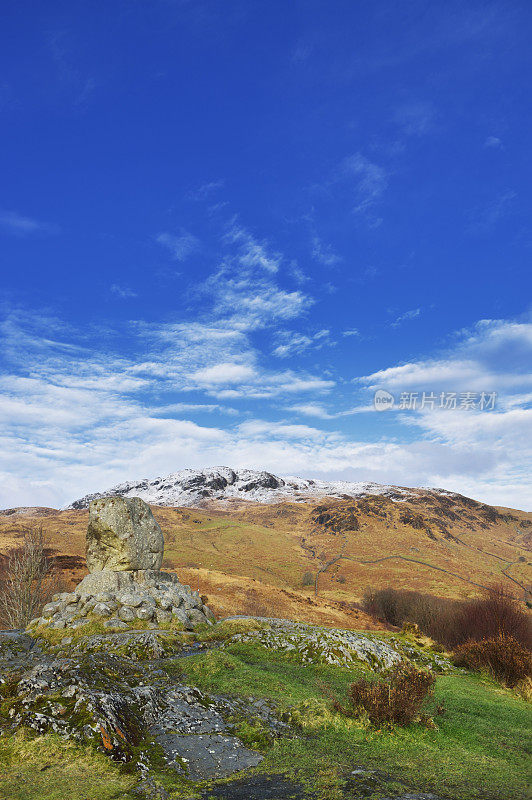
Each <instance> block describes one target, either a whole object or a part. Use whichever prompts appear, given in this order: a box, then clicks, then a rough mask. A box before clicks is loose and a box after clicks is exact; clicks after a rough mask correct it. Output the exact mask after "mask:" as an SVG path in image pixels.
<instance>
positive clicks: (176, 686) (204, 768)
mask: <svg viewBox="0 0 532 800" xmlns="http://www.w3.org/2000/svg"><path fill="white" fill-rule="evenodd" d="M6 667H8V669H6ZM5 696H7V697H9V711H8V712H7V718H6V717H2V715H0V733H1V731H2V728H4V729H7V730H9V729H12V730H15V729H17V728H20V727H26V728H31V729H32V730H34V731H37V732H38V733H46V732H49V731H53V732H55V733H58V734H60V735H62V736H64V737H66V738H73V739H75V740H77V741H80V742H85V743H92V744H94V745H95V746H96V747H98V748H99V749H101V750H102V751H103V752H105V753H107V754H108V755H110V756H111V757H112V758H113V759H115V760H117V761H122V762H125V763H130V764H132V765H133V766H134V767H135V768H136V770H137V772H138V774H139V775H140V776H142V777H143V778H144V779H146V777H147V776H149V773H150V770H151V768H152V766H154V767H155V768H156V769H159V768H160V759H161V755H162V758H163V760H164V764H165V766H166V768H167V769H168V770H175V771H176V772H177V773H179V774H180V775H181V776H183V777H186V778H189V779H191V780H200V779H205V778H224V777H226V776H228V775H231V774H232V773H233V772H236V771H239V770H243V769H246V768H248V767H251V766H255V765H257V764H258V763H259V762H260V761H261V760H262V756H261V755H260V754H259V753H256V752H254V751H252V750H250V749H248V748H247V747H245V746H244V744H243V743H242V742H241V741H240V739H238V737H237V736H235V735H233V734H232V724H231V723H230V722H228V720H229V719H231V720H234V719H235V717H236V718H240V719H259V720H261V721H262V723H263V724H264V725H267V726H268V727H271V729H272V735H280V734H281V733H282V732H284V730H285V729H286V728H287V726H286V725H284V724H283V723H282V722H280V720H278V718H277V717H276V716H275V714H274V711H273V709H272V708H270V706H269V705H268V704H267V703H265V702H264V701H260V700H256V701H254V700H251V699H249V700H246V701H244V700H238V699H236V698H235V699H232V698H226V697H222V696H208V695H205V694H204V693H203V692H201V691H200V690H199V689H196V688H194V687H190V686H187V685H184V684H182V683H179V682H176V681H173V680H172V679H171V678H170V677H168V676H166V677H165V676H164V675H163V674H162V673H161V670H160V669H159V670H157V674H156V675H155V674H154V670H153V668H152V667H151V665H150V664H149V663H147V662H145V663H139V662H136V663H135V664H132V662H131V661H130V660H129V659H127V658H121V657H117V656H114V655H110V654H109V653H107V652H105V651H103V652H100V653H97V654H92V653H91V654H81V655H74V654H71V655H70V656H68V657H58V656H46V655H43V654H41V655H40V657H39V658H36V659H35V660H34V663H33V664H29V663H28V659H25V660H20V661H19V663H18V664H14V663H13V662H10V663H9V665H8V664H7V663H6V662H5V661H4V660H3V659H2V652H1V651H0V702H1V701H2V699H3V698H4V697H5ZM147 794H148V795H149V792H148V793H147Z"/></svg>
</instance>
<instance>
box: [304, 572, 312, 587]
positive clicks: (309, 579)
mask: <svg viewBox="0 0 532 800" xmlns="http://www.w3.org/2000/svg"><path fill="white" fill-rule="evenodd" d="M301 584H302V586H314V573H313V572H305V574H304V575H303V580H302V581H301Z"/></svg>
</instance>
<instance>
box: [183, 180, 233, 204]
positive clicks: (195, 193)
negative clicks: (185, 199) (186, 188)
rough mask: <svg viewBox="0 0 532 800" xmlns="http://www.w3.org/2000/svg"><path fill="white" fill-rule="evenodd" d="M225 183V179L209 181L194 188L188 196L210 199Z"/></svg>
mask: <svg viewBox="0 0 532 800" xmlns="http://www.w3.org/2000/svg"><path fill="white" fill-rule="evenodd" d="M224 185H225V181H223V180H217V181H208V182H207V183H202V184H201V186H198V187H197V188H196V189H192V190H191V191H190V192H189V193H188V196H189V197H190V199H191V200H208V199H210V198H211V197H212V196H213V195H214V194H216V192H218V191H219V190H220V189H223V187H224Z"/></svg>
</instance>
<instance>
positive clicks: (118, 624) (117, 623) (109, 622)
mask: <svg viewBox="0 0 532 800" xmlns="http://www.w3.org/2000/svg"><path fill="white" fill-rule="evenodd" d="M103 626H104V628H118V629H119V630H124V629H125V628H127V625H126V623H125V622H122V620H121V619H118V618H117V617H112V618H111V619H106V620H105V622H104V623H103Z"/></svg>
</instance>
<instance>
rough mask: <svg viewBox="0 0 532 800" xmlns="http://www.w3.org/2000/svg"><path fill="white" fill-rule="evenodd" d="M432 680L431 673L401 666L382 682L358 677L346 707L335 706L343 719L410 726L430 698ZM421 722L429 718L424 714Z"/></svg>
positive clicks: (433, 681) (349, 691)
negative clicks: (344, 717) (356, 718)
mask: <svg viewBox="0 0 532 800" xmlns="http://www.w3.org/2000/svg"><path fill="white" fill-rule="evenodd" d="M435 681H436V678H435V677H434V675H432V674H431V673H430V672H424V671H423V670H418V669H416V668H415V667H413V666H411V665H405V664H400V665H398V666H396V667H394V668H393V669H392V670H390V672H389V674H388V676H387V677H386V678H384V679H382V680H378V681H377V680H375V681H369V680H367V679H366V678H361V679H360V680H358V681H356V682H355V683H352V684H351V686H350V687H349V689H348V701H349V706H348V708H345V707H344V706H343V705H342V704H341V703H339V702H338V701H335V703H334V707H335V709H336V710H337V711H340V712H341V713H343V714H345V715H346V716H350V717H359V716H364V715H366V716H367V717H368V719H369V720H370V722H372V723H373V724H375V725H380V724H383V723H388V724H392V723H395V724H396V725H410V723H411V722H413V721H414V720H415V719H416V718H419V717H420V715H421V707H422V705H423V703H424V702H425V700H427V699H428V698H429V697H430V696H431V695H432V693H433V688H434V683H435ZM424 719H425V722H427V721H428V720H429V719H430V717H428V716H427V715H424Z"/></svg>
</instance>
